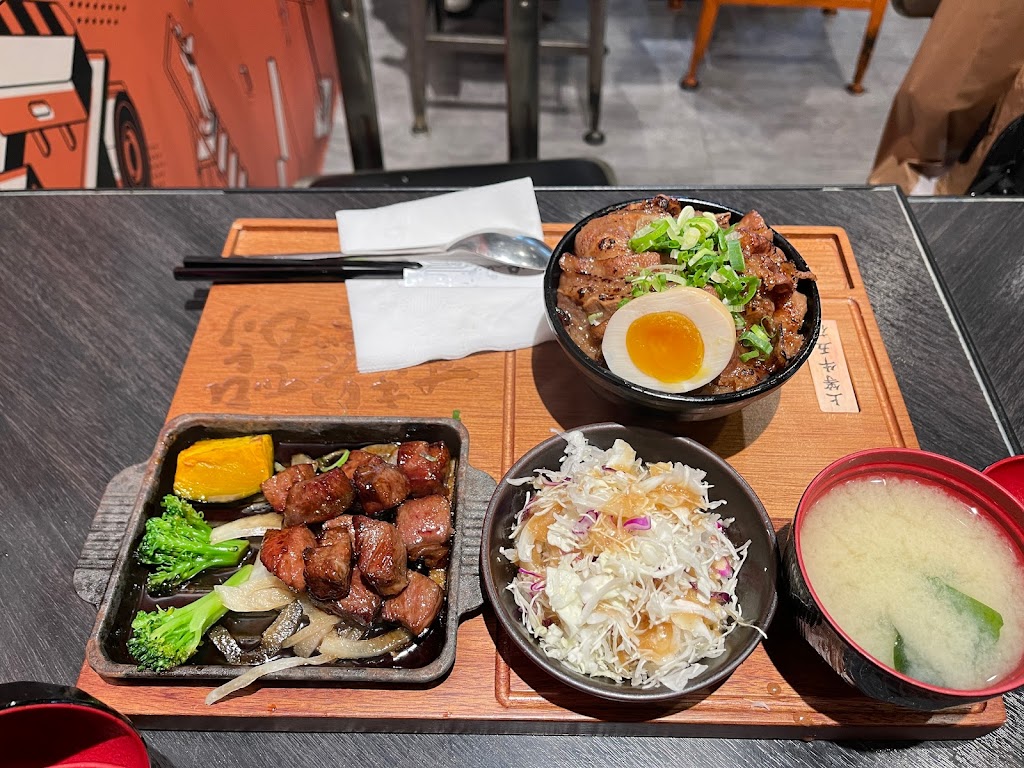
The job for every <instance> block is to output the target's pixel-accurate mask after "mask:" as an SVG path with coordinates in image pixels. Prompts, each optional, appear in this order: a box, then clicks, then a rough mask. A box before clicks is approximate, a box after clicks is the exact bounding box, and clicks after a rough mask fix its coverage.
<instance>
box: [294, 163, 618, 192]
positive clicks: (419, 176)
mask: <svg viewBox="0 0 1024 768" xmlns="http://www.w3.org/2000/svg"><path fill="white" fill-rule="evenodd" d="M524 176H529V177H530V178H532V179H533V183H534V185H536V186H538V187H607V186H610V185H613V184H614V183H615V176H614V174H613V172H612V169H611V168H609V167H608V166H607V165H606V164H605V163H603V162H601V161H600V160H592V159H589V158H564V159H559V160H524V161H519V162H511V163H494V164H490V165H455V166H449V167H447V168H416V169H412V170H408V171H367V172H358V173H346V174H336V175H333V176H318V177H316V178H313V179H305V180H304V181H302V182H300V183H299V186H306V187H318V188H319V187H346V188H352V187H480V186H483V185H485V184H497V183H498V182H501V181H510V180H512V179H519V178H522V177H524Z"/></svg>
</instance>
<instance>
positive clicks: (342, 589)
mask: <svg viewBox="0 0 1024 768" xmlns="http://www.w3.org/2000/svg"><path fill="white" fill-rule="evenodd" d="M303 559H304V560H305V564H306V591H307V592H309V596H310V597H312V598H313V599H315V600H326V601H330V600H340V599H341V598H343V597H345V596H346V595H348V592H349V585H350V583H351V578H352V540H351V539H350V538H349V534H348V531H346V530H345V529H344V528H328V529H326V530H324V531H323V532H321V534H320V540H319V542H318V543H317V546H315V547H313V548H312V549H307V550H306V553H305V555H304V556H303Z"/></svg>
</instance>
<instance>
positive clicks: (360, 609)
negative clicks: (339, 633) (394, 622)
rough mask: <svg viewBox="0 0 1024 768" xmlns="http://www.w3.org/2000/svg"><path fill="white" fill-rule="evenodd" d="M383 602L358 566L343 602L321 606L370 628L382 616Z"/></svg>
mask: <svg viewBox="0 0 1024 768" xmlns="http://www.w3.org/2000/svg"><path fill="white" fill-rule="evenodd" d="M383 602H384V601H383V599H382V598H381V596H380V595H378V594H377V593H376V592H374V591H373V590H372V589H370V587H369V586H368V585H367V584H366V582H365V581H364V580H363V574H362V572H361V571H360V570H359V566H358V565H356V566H353V567H352V581H351V583H350V585H349V590H348V595H346V596H345V597H343V598H342V599H341V600H332V601H330V602H323V603H321V606H322V607H323V609H324V610H326V611H329V612H330V613H333V614H334V615H335V616H341V617H342V618H346V619H352V620H353V621H356V622H358V623H359V624H362V625H363V626H369V625H370V624H373V622H375V621H376V620H377V617H378V616H379V615H380V607H381V605H382V604H383Z"/></svg>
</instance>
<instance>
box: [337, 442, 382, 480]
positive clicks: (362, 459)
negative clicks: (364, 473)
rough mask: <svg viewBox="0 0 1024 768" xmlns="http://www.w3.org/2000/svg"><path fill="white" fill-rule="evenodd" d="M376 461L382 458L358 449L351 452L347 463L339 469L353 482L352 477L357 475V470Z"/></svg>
mask: <svg viewBox="0 0 1024 768" xmlns="http://www.w3.org/2000/svg"><path fill="white" fill-rule="evenodd" d="M374 459H380V456H377V455H375V454H372V453H370V452H368V451H360V450H359V449H358V448H357V449H356V450H354V451H350V452H349V454H348V458H347V459H346V460H345V463H344V464H342V465H341V467H339V469H341V471H342V472H344V473H345V475H346V476H347V477H348V479H349V480H351V479H352V476H353V475H354V474H355V473H356V470H357V469H359V468H360V467H361V466H363V465H364V464H366V463H368V462H371V461H373V460H374ZM381 461H383V459H381Z"/></svg>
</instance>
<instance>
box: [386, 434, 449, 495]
mask: <svg viewBox="0 0 1024 768" xmlns="http://www.w3.org/2000/svg"><path fill="white" fill-rule="evenodd" d="M450 460H451V454H450V453H449V452H448V446H447V445H445V444H444V443H428V442H425V441H423V440H412V441H410V442H408V443H402V444H401V445H399V446H398V468H399V469H400V470H402V473H403V474H404V475H405V476H406V478H408V480H409V495H410V496H430V495H432V494H435V493H444V492H445V491H446V490H447V488H446V487H445V480H446V479H447V477H448V462H449V461H450Z"/></svg>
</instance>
